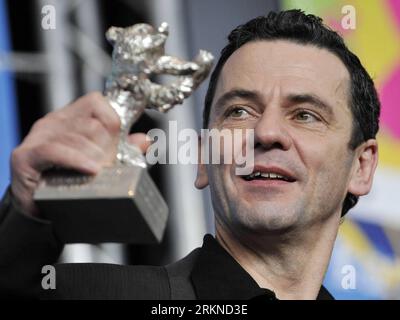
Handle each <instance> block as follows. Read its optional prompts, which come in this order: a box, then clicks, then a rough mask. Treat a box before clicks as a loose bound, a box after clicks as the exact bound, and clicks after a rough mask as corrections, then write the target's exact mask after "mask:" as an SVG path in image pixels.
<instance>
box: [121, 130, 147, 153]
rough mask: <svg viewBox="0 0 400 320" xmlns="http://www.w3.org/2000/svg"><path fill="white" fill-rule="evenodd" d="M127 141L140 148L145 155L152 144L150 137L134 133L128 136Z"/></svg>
mask: <svg viewBox="0 0 400 320" xmlns="http://www.w3.org/2000/svg"><path fill="white" fill-rule="evenodd" d="M127 140H128V142H129V143H131V144H134V145H136V146H138V147H139V148H140V150H142V152H143V153H146V151H147V149H148V148H149V147H150V145H151V143H152V140H151V139H150V137H149V136H147V135H146V134H144V133H133V134H131V135H129V136H128V138H127Z"/></svg>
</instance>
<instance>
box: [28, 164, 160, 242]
mask: <svg viewBox="0 0 400 320" xmlns="http://www.w3.org/2000/svg"><path fill="white" fill-rule="evenodd" d="M34 199H35V202H36V204H37V205H38V207H39V209H40V212H41V214H42V215H43V217H45V218H46V219H48V220H50V221H51V222H52V224H53V227H54V230H55V234H56V236H57V238H58V239H59V240H60V241H62V242H63V243H102V242H120V243H141V244H145V243H146V244H150V243H158V242H160V241H161V239H162V236H163V233H164V230H165V226H166V223H167V218H168V207H167V205H166V203H165V202H164V200H163V198H162V197H161V195H160V193H159V191H158V189H157V187H156V186H155V184H154V183H153V181H152V180H151V178H150V176H149V174H148V172H147V170H146V169H145V168H142V167H139V166H124V165H118V166H115V167H109V168H104V169H103V170H102V171H101V172H100V173H99V174H97V175H96V176H87V175H82V174H79V173H76V172H72V171H67V170H55V171H50V172H48V173H46V174H45V175H44V176H43V178H42V182H41V184H40V185H39V187H38V189H37V191H36V192H35V195H34Z"/></svg>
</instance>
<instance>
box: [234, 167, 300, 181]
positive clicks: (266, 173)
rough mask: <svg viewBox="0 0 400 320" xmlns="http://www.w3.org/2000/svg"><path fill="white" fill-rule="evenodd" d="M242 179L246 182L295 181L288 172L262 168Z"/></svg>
mask: <svg viewBox="0 0 400 320" xmlns="http://www.w3.org/2000/svg"><path fill="white" fill-rule="evenodd" d="M241 177H242V179H244V180H246V181H253V180H281V181H286V182H295V181H296V179H295V178H294V177H293V176H292V175H291V174H290V173H288V172H286V171H285V170H282V169H278V168H271V169H268V168H263V169H258V168H255V170H254V171H253V172H252V173H250V174H248V175H243V176H241Z"/></svg>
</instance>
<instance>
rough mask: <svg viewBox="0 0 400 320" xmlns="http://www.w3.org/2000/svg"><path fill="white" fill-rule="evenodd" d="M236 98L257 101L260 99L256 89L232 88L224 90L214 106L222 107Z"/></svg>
mask: <svg viewBox="0 0 400 320" xmlns="http://www.w3.org/2000/svg"><path fill="white" fill-rule="evenodd" d="M236 98H241V99H246V100H252V101H256V102H259V101H260V100H261V97H260V95H259V94H258V93H257V92H256V91H251V90H246V89H232V90H229V91H227V92H225V93H224V94H223V95H222V96H220V97H219V98H218V100H217V101H216V102H215V108H216V109H218V108H219V107H222V106H223V105H225V104H226V103H228V102H229V101H231V100H233V99H236Z"/></svg>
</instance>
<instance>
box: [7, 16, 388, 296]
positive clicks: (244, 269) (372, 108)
mask: <svg viewBox="0 0 400 320" xmlns="http://www.w3.org/2000/svg"><path fill="white" fill-rule="evenodd" d="M228 39H229V43H228V45H227V46H226V47H225V48H224V49H223V50H222V53H221V57H220V59H219V61H218V64H217V66H216V68H215V70H214V72H213V74H212V76H211V80H210V85H209V88H208V92H207V96H206V100H205V110H204V127H205V128H210V129H211V128H215V129H235V128H239V129H254V134H255V145H254V149H253V151H254V162H255V167H254V171H253V172H252V173H251V174H250V175H247V176H238V175H236V174H235V172H236V171H235V165H234V164H219V165H217V164H209V165H206V164H200V165H199V167H198V176H197V179H196V182H195V185H196V187H197V188H205V187H206V186H209V187H210V191H211V194H212V204H213V208H214V213H215V225H216V230H215V233H216V238H215V239H214V238H213V237H211V236H210V235H208V236H206V237H205V240H204V244H203V247H202V248H199V249H196V250H194V251H193V252H192V253H191V254H190V255H189V256H188V257H186V258H184V259H183V260H181V261H178V262H177V263H175V264H172V265H169V266H166V267H148V266H147V267H145V266H115V265H105V264H60V265H57V273H56V274H57V289H56V290H48V291H45V290H42V289H41V287H40V281H41V276H42V275H41V274H40V270H41V267H42V266H43V265H46V264H52V263H54V262H55V261H56V259H57V257H58V255H59V253H60V251H61V249H62V244H60V243H59V242H58V241H57V240H56V239H55V238H54V236H53V234H52V229H51V224H50V223H49V222H47V221H44V220H43V219H41V218H40V212H38V210H37V209H36V208H35V206H34V204H33V201H32V194H33V191H34V189H35V187H36V185H37V182H38V180H39V177H40V173H41V172H42V171H43V170H44V169H46V168H48V167H49V166H54V165H57V166H64V167H68V168H72V169H76V170H79V171H82V172H85V173H90V174H95V173H96V172H98V171H99V170H100V169H101V167H102V166H104V165H107V164H108V163H110V161H111V160H112V159H113V156H114V154H115V145H116V139H117V135H118V128H119V123H118V118H117V116H116V115H115V114H113V111H111V108H109V106H108V105H107V103H106V102H105V101H104V99H103V98H102V97H101V95H100V94H91V95H88V96H85V97H83V98H81V99H79V100H77V101H76V102H74V103H72V104H71V105H69V106H67V107H65V108H64V109H62V110H60V111H57V112H54V113H51V114H49V115H48V116H46V117H44V118H43V119H42V120H39V121H38V122H37V123H36V124H35V125H34V127H33V128H32V130H31V132H30V133H29V135H28V136H27V137H26V139H25V140H24V141H23V143H22V144H21V145H20V146H19V147H18V148H17V149H16V150H15V151H14V153H13V155H12V172H13V178H12V184H11V188H10V190H9V192H8V194H7V195H6V197H5V199H4V200H3V207H2V209H1V211H0V221H1V227H0V246H1V247H0V248H1V251H0V264H1V266H0V267H1V273H0V274H1V280H0V287H2V288H3V289H4V288H6V289H7V290H8V291H9V292H12V293H13V294H16V295H20V294H23V295H26V296H38V297H50V298H53V297H56V298H133V299H196V298H197V299H251V298H255V297H261V298H267V299H274V298H279V299H325V298H328V299H329V298H332V297H331V296H330V294H329V293H328V292H327V291H326V289H324V288H323V287H321V284H322V281H323V278H324V274H325V272H326V269H327V266H328V263H329V259H330V255H331V252H332V248H333V245H334V241H335V238H336V235H337V232H338V228H339V224H340V221H341V217H342V216H343V215H344V214H346V213H347V211H348V210H349V209H350V208H351V207H353V206H354V205H355V204H356V202H357V200H358V197H359V196H362V195H365V194H367V193H368V192H369V190H370V189H371V185H372V179H373V174H374V171H375V168H376V165H377V142H376V140H375V137H376V133H377V131H378V119H379V112H380V104H379V100H378V97H377V93H376V90H375V88H374V84H373V82H372V80H371V78H370V77H369V75H368V74H367V72H366V71H365V69H364V68H363V67H362V65H361V63H360V61H359V60H358V58H357V57H356V56H355V55H354V54H352V53H351V52H350V51H349V50H348V49H347V48H346V46H345V44H344V43H343V40H342V39H341V38H340V36H338V35H337V34H336V33H335V32H333V31H331V30H329V29H328V28H326V27H325V26H324V25H323V24H322V20H321V19H319V18H317V17H315V16H313V15H305V14H304V13H303V12H301V11H299V10H290V11H283V12H280V13H274V12H271V13H269V14H268V15H267V16H265V17H258V18H256V19H253V20H251V21H249V22H247V23H246V24H244V25H242V26H239V27H238V28H236V29H235V30H233V31H232V32H231V34H230V35H229V38H228ZM131 139H132V142H133V143H136V144H138V145H140V146H141V148H142V149H143V150H146V148H147V145H146V143H145V139H144V137H143V136H142V135H133V136H131Z"/></svg>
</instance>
